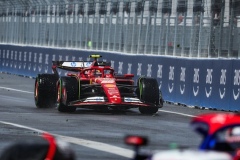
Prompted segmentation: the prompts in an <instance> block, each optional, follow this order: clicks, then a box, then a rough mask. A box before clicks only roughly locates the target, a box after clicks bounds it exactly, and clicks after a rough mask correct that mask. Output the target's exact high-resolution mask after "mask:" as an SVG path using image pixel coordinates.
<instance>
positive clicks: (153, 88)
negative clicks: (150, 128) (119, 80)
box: [137, 77, 160, 114]
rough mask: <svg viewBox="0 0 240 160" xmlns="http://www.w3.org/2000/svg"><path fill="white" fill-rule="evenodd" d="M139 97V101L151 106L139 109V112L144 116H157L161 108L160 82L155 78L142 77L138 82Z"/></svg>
mask: <svg viewBox="0 0 240 160" xmlns="http://www.w3.org/2000/svg"><path fill="white" fill-rule="evenodd" d="M137 92H138V93H137V95H138V96H139V99H140V100H141V101H142V102H143V103H146V104H149V105H151V106H148V107H139V111H140V113H142V114H155V113H157V112H158V109H159V108H160V107H159V105H160V92H159V86H158V82H157V80H156V79H154V78H145V77H142V78H140V79H139V80H138V89H137Z"/></svg>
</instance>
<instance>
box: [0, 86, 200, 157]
mask: <svg viewBox="0 0 240 160" xmlns="http://www.w3.org/2000/svg"><path fill="white" fill-rule="evenodd" d="M0 88H2V89H7V90H12V91H17V92H23V93H30V94H33V92H29V91H23V90H18V89H14V88H7V87H1V86H0ZM159 111H160V112H166V113H172V114H177V115H182V116H186V117H196V116H193V115H189V114H184V113H178V112H171V111H166V110H159ZM0 123H2V124H7V125H11V126H15V127H19V128H24V129H28V130H32V131H36V132H39V133H44V132H46V131H43V130H39V129H35V128H31V127H27V126H23V125H19V124H14V123H9V122H4V121H0ZM53 135H55V136H57V137H59V138H61V139H63V140H65V141H66V142H69V143H73V144H77V145H81V146H85V147H88V148H92V149H96V150H100V151H105V152H108V153H112V154H116V155H119V156H123V157H126V158H132V157H133V155H134V152H133V151H132V150H128V149H124V148H120V147H116V146H112V145H109V144H105V143H100V142H95V141H89V140H84V139H80V138H74V137H68V136H62V135H57V134H53Z"/></svg>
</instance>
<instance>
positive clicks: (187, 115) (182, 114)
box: [158, 110, 197, 117]
mask: <svg viewBox="0 0 240 160" xmlns="http://www.w3.org/2000/svg"><path fill="white" fill-rule="evenodd" d="M158 111H159V112H166V113H172V114H177V115H181V116H186V117H197V116H193V115H190V114H184V113H178V112H172V111H166V110H158Z"/></svg>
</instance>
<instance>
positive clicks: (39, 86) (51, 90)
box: [34, 74, 58, 108]
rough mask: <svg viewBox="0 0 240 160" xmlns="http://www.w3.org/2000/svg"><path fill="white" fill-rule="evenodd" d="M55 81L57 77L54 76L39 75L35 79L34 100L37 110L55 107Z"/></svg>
mask: <svg viewBox="0 0 240 160" xmlns="http://www.w3.org/2000/svg"><path fill="white" fill-rule="evenodd" d="M57 80H58V76H57V75H54V74H39V75H38V76H37V77H36V80H35V87H34V100H35V105H36V106H37V108H47V107H53V106H55V100H56V83H57Z"/></svg>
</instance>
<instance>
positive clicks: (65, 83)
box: [57, 77, 79, 112]
mask: <svg viewBox="0 0 240 160" xmlns="http://www.w3.org/2000/svg"><path fill="white" fill-rule="evenodd" d="M78 93H79V90H78V80H77V79H76V78H75V77H62V78H60V80H59V82H58V85H57V109H58V111H59V112H75V111H76V107H74V106H69V102H71V101H74V100H77V99H78Z"/></svg>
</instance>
